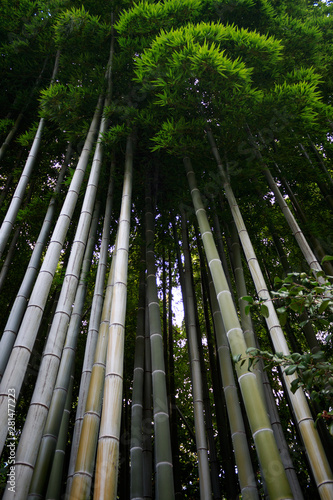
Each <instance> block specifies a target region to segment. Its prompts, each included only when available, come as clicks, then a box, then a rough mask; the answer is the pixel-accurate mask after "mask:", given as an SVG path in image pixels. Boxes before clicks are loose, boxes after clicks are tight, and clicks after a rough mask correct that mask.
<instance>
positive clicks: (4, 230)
mask: <svg viewBox="0 0 333 500" xmlns="http://www.w3.org/2000/svg"><path fill="white" fill-rule="evenodd" d="M59 58H60V52H59V51H58V52H57V55H56V60H55V64H54V69H53V74H52V78H51V85H52V84H53V81H54V79H55V76H56V74H57V71H58V66H59ZM44 125H45V120H44V118H41V119H40V121H39V125H38V129H37V132H36V134H35V138H34V141H33V144H32V146H31V150H30V153H29V155H28V158H27V161H26V163H25V166H24V168H23V171H22V174H21V177H20V180H19V182H18V185H17V187H16V189H15V192H14V195H13V198H12V201H11V203H10V205H9V208H8V210H7V213H6V215H5V218H4V220H3V223H2V225H1V228H0V257H1V256H2V254H3V251H4V249H5V246H6V244H7V241H8V238H9V235H10V233H11V231H12V229H13V226H14V223H15V221H16V217H17V214H18V211H19V209H20V206H21V203H22V201H23V197H24V193H25V190H26V188H27V185H28V182H29V180H30V177H31V174H32V171H33V168H34V166H35V163H36V158H37V154H38V151H39V148H40V144H41V141H42V132H43V129H44Z"/></svg>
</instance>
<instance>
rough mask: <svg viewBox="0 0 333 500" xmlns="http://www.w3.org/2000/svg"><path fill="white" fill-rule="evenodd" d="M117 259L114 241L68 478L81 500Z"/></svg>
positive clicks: (95, 426)
mask: <svg viewBox="0 0 333 500" xmlns="http://www.w3.org/2000/svg"><path fill="white" fill-rule="evenodd" d="M116 261H117V243H116V246H115V249H114V253H113V259H112V265H111V270H110V273H109V278H108V284H107V287H106V292H105V298H104V303H103V310H102V315H101V323H100V327H99V331H98V339H97V345H96V351H95V356H94V364H93V367H92V371H91V377H90V384H89V389H88V394H87V401H86V408H85V413H84V416H83V422H82V429H81V433H80V440H79V446H78V451H77V458H76V463H75V468H74V475H73V476H69V477H68V480H67V481H68V482H69V485H68V486H67V495H68V496H69V498H70V499H71V500H77V499H78V498H80V499H81V498H82V500H84V499H86V498H89V497H90V489H91V483H92V478H93V472H94V466H95V455H96V449H97V440H98V430H99V425H100V419H101V417H100V416H101V407H102V397H103V387H104V378H105V358H106V350H107V343H108V331H109V324H110V313H111V305H112V296H113V285H114V269H115V265H116Z"/></svg>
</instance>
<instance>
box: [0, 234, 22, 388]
mask: <svg viewBox="0 0 333 500" xmlns="http://www.w3.org/2000/svg"><path fill="white" fill-rule="evenodd" d="M20 232H21V225H19V226H18V227H17V228H16V229H15V232H14V234H13V238H12V240H11V242H10V245H9V248H8V252H7V255H6V258H5V260H4V263H3V266H2V268H1V271H0V290H2V288H3V286H4V284H5V282H6V278H7V274H8V271H9V268H10V265H11V263H12V259H13V255H14V251H15V247H16V243H17V240H18V239H19V236H20ZM0 380H1V378H0Z"/></svg>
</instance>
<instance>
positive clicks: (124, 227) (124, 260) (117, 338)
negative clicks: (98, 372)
mask: <svg viewBox="0 0 333 500" xmlns="http://www.w3.org/2000/svg"><path fill="white" fill-rule="evenodd" d="M132 167H133V137H132V135H130V136H129V137H128V139H127V145H126V160H125V175H124V184H123V195H122V204H121V212H120V219H119V229H118V231H119V234H118V246H117V266H116V269H115V282H114V288H113V301H112V308H111V318H110V328H109V341H108V350H107V356H106V371H105V382H104V401H103V408H102V417H101V427H100V432H99V441H98V449H97V459H96V475H95V491H94V498H96V499H97V498H98V499H102V498H103V499H107V498H109V499H115V498H116V496H117V475H118V456H119V440H120V423H121V408H122V387H123V363H124V340H125V338H124V337H125V335H124V334H125V316H126V301H127V269H128V251H129V233H130V218H131V194H132Z"/></svg>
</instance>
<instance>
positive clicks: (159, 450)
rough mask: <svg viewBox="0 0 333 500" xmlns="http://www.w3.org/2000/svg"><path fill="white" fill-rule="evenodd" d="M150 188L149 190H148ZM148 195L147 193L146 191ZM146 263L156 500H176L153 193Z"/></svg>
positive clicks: (148, 207)
mask: <svg viewBox="0 0 333 500" xmlns="http://www.w3.org/2000/svg"><path fill="white" fill-rule="evenodd" d="M147 187H148V186H147ZM147 191H148V190H147ZM145 222H146V259H147V298H148V308H149V329H150V347H151V360H152V380H153V409H154V410H153V411H154V436H155V497H156V499H157V500H173V499H174V485H173V472H172V452H171V438H170V426H169V413H168V400H167V393H166V377H165V366H164V350H163V339H162V329H161V318H160V307H159V301H158V294H157V285H156V274H155V273H156V269H155V254H154V233H155V231H154V216H153V213H152V201H151V196H150V192H147V194H146V215H145Z"/></svg>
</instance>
